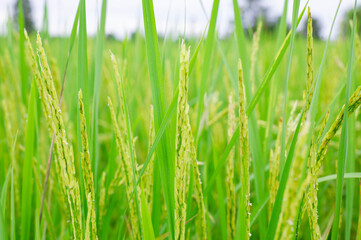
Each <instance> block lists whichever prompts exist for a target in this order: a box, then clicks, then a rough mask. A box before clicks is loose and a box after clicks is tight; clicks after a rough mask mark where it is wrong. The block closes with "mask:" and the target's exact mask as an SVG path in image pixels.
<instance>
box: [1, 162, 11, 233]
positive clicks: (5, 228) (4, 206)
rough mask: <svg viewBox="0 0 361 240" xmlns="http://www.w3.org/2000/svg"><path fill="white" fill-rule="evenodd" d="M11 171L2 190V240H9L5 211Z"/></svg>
mask: <svg viewBox="0 0 361 240" xmlns="http://www.w3.org/2000/svg"><path fill="white" fill-rule="evenodd" d="M10 170H11V168H9V170H8V173H7V174H6V178H5V181H4V184H3V186H2V189H1V195H0V209H1V212H0V239H1V240H3V239H4V240H5V239H8V235H9V234H8V230H7V226H6V224H5V209H6V199H7V190H8V183H9V176H10V173H11V172H10Z"/></svg>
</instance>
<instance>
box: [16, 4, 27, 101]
mask: <svg viewBox="0 0 361 240" xmlns="http://www.w3.org/2000/svg"><path fill="white" fill-rule="evenodd" d="M18 23H19V58H20V77H21V98H22V100H23V103H24V104H26V100H27V99H26V95H27V92H28V83H27V73H26V64H25V49H24V48H25V45H24V44H25V36H24V9H23V0H20V1H18Z"/></svg>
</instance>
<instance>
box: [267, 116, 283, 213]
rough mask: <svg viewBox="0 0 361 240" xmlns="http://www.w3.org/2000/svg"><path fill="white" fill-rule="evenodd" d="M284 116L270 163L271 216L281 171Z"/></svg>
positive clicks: (269, 211)
mask: <svg viewBox="0 0 361 240" xmlns="http://www.w3.org/2000/svg"><path fill="white" fill-rule="evenodd" d="M282 121H283V120H282V118H281V119H280V122H279V125H278V134H277V139H276V145H275V147H274V151H273V150H271V154H270V163H269V166H270V167H269V177H268V190H269V194H270V200H269V204H268V213H269V217H271V214H272V209H273V205H274V203H275V200H276V194H277V190H278V185H279V172H280V154H281V134H282Z"/></svg>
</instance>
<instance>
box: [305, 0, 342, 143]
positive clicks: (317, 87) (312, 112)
mask: <svg viewBox="0 0 361 240" xmlns="http://www.w3.org/2000/svg"><path fill="white" fill-rule="evenodd" d="M341 2H342V1H339V4H338V6H337V9H336V12H335V15H334V17H333V20H332V25H331V29H330V32H329V34H328V38H327V41H326V45H325V49H324V51H323V55H322V60H321V64H320V68H319V69H318V71H317V75H316V81H315V82H316V85H315V90H314V94H313V97H312V102H311V106H310V118H311V124H313V122H314V121H315V119H316V113H317V112H316V111H317V106H318V100H319V96H320V90H321V78H322V73H323V68H324V66H325V62H326V59H327V58H326V54H327V50H328V45H329V42H330V39H331V34H332V31H333V27H334V24H335V22H336V17H337V14H338V11H339V9H340V6H341ZM311 134H312V131H310V136H309V142H310V141H311Z"/></svg>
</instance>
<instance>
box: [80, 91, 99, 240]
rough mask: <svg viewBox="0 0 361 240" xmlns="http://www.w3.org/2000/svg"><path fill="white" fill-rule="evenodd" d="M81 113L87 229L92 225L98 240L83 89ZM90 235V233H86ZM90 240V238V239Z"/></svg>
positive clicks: (94, 235) (93, 236) (93, 237)
mask: <svg viewBox="0 0 361 240" xmlns="http://www.w3.org/2000/svg"><path fill="white" fill-rule="evenodd" d="M78 97H79V113H80V131H81V139H82V146H83V152H82V153H81V154H80V156H81V166H82V172H83V178H84V186H85V194H86V196H87V203H88V214H87V220H86V228H90V227H89V226H90V225H91V229H92V232H91V236H92V239H93V240H95V239H97V238H98V237H97V226H96V215H95V195H94V180H93V172H92V170H91V163H90V154H89V143H88V135H87V128H86V119H85V113H84V104H83V93H82V91H81V89H80V90H79V95H78ZM86 234H88V231H86ZM89 239H90V238H89Z"/></svg>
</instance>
